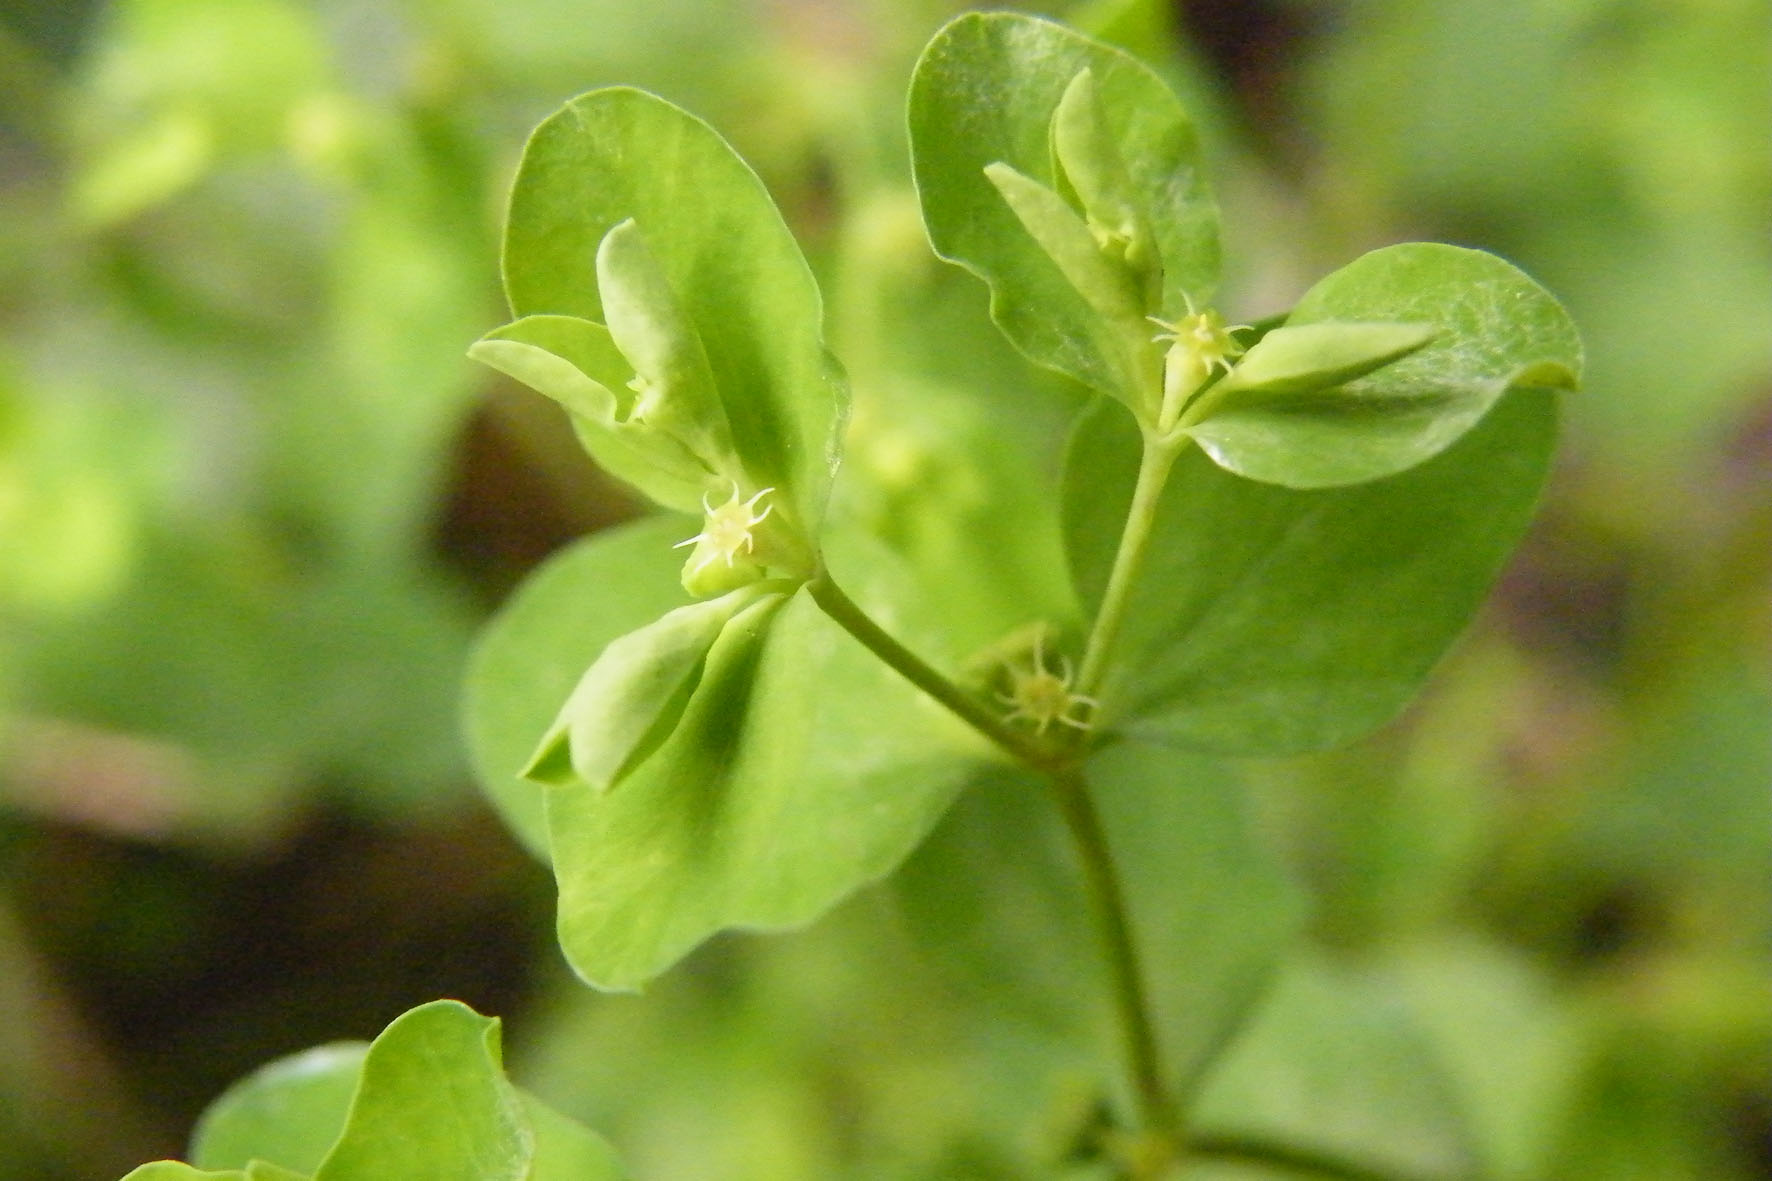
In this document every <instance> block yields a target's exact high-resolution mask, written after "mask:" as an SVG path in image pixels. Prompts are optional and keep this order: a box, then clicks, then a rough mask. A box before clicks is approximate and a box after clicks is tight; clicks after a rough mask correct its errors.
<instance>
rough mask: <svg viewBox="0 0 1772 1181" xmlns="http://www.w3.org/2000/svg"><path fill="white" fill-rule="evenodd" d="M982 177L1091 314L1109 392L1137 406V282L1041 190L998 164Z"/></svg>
mask: <svg viewBox="0 0 1772 1181" xmlns="http://www.w3.org/2000/svg"><path fill="white" fill-rule="evenodd" d="M984 174H985V178H986V179H987V180H989V181H990V182H991V184H992V185H994V186H996V189H997V192H999V193H1001V194H1002V195H1003V201H1004V203H1005V204H1007V205H1008V206H1009V208H1010V209H1012V210H1014V212H1015V216H1016V218H1017V219H1018V220H1020V222H1021V224H1022V228H1023V229H1025V230H1026V231H1027V232H1028V235H1029V236H1030V237H1032V238H1033V239H1034V241H1036V242H1038V243H1039V245H1040V249H1042V250H1044V251H1045V252H1046V255H1047V257H1048V258H1050V259H1051V260H1052V262H1053V264H1054V265H1055V266H1057V267H1058V269H1059V272H1060V273H1061V274H1063V275H1064V277H1065V279H1066V281H1068V282H1069V283H1070V285H1071V287H1072V288H1073V289H1074V290H1075V291H1076V293H1077V294H1078V295H1080V296H1082V297H1083V301H1084V302H1085V303H1087V304H1088V305H1089V309H1090V311H1091V312H1093V313H1094V316H1095V320H1094V321H1092V322H1091V323H1090V324H1089V325H1088V328H1089V330H1090V333H1091V340H1092V342H1093V344H1094V347H1095V348H1096V350H1097V352H1098V353H1099V354H1100V355H1101V358H1102V360H1103V362H1104V363H1105V364H1107V365H1108V366H1110V367H1111V368H1112V370H1113V374H1114V379H1113V384H1112V386H1110V387H1109V389H1108V391H1107V392H1109V393H1113V394H1115V395H1116V396H1121V397H1122V400H1132V401H1136V391H1137V390H1139V389H1140V388H1142V385H1141V381H1140V362H1146V363H1148V362H1149V360H1150V347H1149V346H1150V339H1151V332H1150V330H1149V328H1148V327H1147V326H1146V325H1147V321H1146V320H1145V318H1144V300H1143V296H1142V294H1141V292H1140V290H1139V287H1140V283H1139V279H1138V276H1137V275H1135V274H1134V273H1133V272H1132V270H1131V269H1130V268H1128V267H1127V266H1125V265H1124V264H1123V263H1120V262H1118V261H1116V260H1114V259H1112V258H1109V257H1108V256H1107V255H1106V254H1104V253H1102V249H1101V246H1100V244H1099V243H1097V242H1096V240H1095V237H1094V235H1093V234H1091V233H1090V231H1089V226H1088V225H1087V224H1086V223H1085V222H1084V221H1083V219H1082V218H1081V217H1079V216H1077V213H1076V211H1075V210H1073V209H1072V208H1071V207H1070V206H1069V205H1067V204H1065V202H1064V198H1062V197H1060V196H1059V195H1058V194H1057V193H1055V192H1053V191H1052V190H1051V189H1049V188H1047V187H1046V186H1045V185H1042V184H1040V183H1039V182H1038V181H1033V180H1029V179H1028V178H1027V177H1025V176H1023V175H1022V174H1021V173H1019V172H1017V171H1016V170H1015V169H1013V168H1011V167H1009V165H1007V164H1002V163H996V164H987V165H985V169H984Z"/></svg>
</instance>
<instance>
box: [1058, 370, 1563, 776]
mask: <svg viewBox="0 0 1772 1181" xmlns="http://www.w3.org/2000/svg"><path fill="white" fill-rule="evenodd" d="M1430 347H1431V346H1430ZM1556 413H1557V410H1556V403H1555V400H1554V398H1552V397H1551V396H1550V395H1548V394H1547V393H1545V392H1544V391H1542V390H1519V391H1516V392H1515V393H1513V394H1511V395H1509V396H1508V397H1507V398H1505V399H1504V400H1503V401H1502V402H1501V403H1500V404H1499V405H1498V406H1496V408H1495V409H1494V410H1493V411H1492V412H1491V413H1490V414H1489V415H1488V416H1487V417H1486V418H1484V420H1483V421H1481V422H1480V423H1478V424H1477V426H1476V427H1475V428H1473V429H1472V430H1471V431H1470V432H1468V433H1467V434H1466V435H1465V436H1464V437H1463V438H1461V439H1460V440H1459V441H1458V442H1457V443H1455V444H1453V445H1452V446H1451V447H1450V448H1448V449H1447V450H1446V451H1444V452H1443V453H1441V454H1440V455H1438V456H1436V457H1435V458H1433V459H1431V460H1429V461H1427V462H1426V463H1423V464H1420V465H1418V466H1416V467H1414V468H1411V469H1410V470H1408V471H1406V472H1403V473H1401V474H1399V475H1396V476H1392V477H1390V478H1388V479H1384V480H1377V481H1372V482H1368V483H1364V484H1356V485H1351V486H1348V487H1343V488H1329V489H1320V490H1314V491H1300V490H1296V489H1291V488H1283V487H1280V486H1278V485H1274V484H1264V483H1258V482H1256V481H1254V480H1246V479H1243V478H1241V477H1238V476H1234V475H1232V474H1230V473H1229V472H1227V471H1225V470H1224V469H1222V468H1220V467H1218V466H1216V465H1215V464H1213V463H1212V462H1211V461H1210V460H1208V459H1207V458H1206V457H1205V456H1204V455H1202V454H1200V453H1199V452H1198V451H1195V450H1192V449H1190V450H1189V451H1188V452H1186V453H1185V454H1183V455H1182V456H1181V457H1180V458H1179V459H1178V460H1177V462H1176V464H1175V467H1174V469H1173V471H1172V472H1171V474H1170V478H1169V483H1168V485H1167V487H1166V489H1165V491H1164V493H1163V496H1162V498H1161V500H1160V502H1159V504H1158V506H1157V512H1156V518H1155V521H1154V525H1153V529H1152V536H1151V540H1150V544H1149V548H1148V550H1147V552H1146V558H1145V563H1144V566H1143V569H1142V572H1141V575H1140V577H1139V579H1138V581H1137V583H1136V584H1135V585H1134V586H1133V588H1132V590H1131V592H1130V597H1129V600H1128V605H1127V608H1126V615H1125V621H1124V624H1123V627H1122V631H1121V636H1120V641H1119V646H1118V647H1117V649H1116V650H1115V654H1114V657H1113V660H1112V667H1111V669H1110V671H1109V673H1108V675H1107V679H1106V683H1105V684H1104V686H1103V688H1102V691H1101V693H1100V696H1101V699H1102V706H1101V710H1100V712H1099V714H1098V715H1097V717H1098V719H1099V720H1100V722H1101V723H1102V724H1103V725H1104V726H1106V727H1110V728H1115V729H1119V730H1122V731H1125V732H1128V733H1131V734H1136V735H1139V736H1142V737H1147V738H1151V739H1154V740H1158V741H1163V742H1170V743H1175V744H1178V745H1182V746H1190V747H1196V748H1200V749H1206V750H1213V751H1219V752H1223V753H1232V754H1282V753H1287V752H1293V751H1301V750H1310V749H1316V748H1321V747H1327V746H1333V745H1336V744H1337V743H1341V742H1345V741H1348V740H1351V739H1352V738H1354V737H1356V736H1358V735H1359V734H1361V733H1363V732H1365V731H1367V730H1369V729H1371V728H1372V727H1374V726H1377V725H1379V724H1380V723H1382V722H1384V721H1385V720H1386V719H1388V718H1389V717H1391V716H1392V715H1393V714H1395V713H1396V712H1397V711H1398V710H1399V709H1401V708H1402V707H1403V705H1404V704H1405V703H1407V702H1408V700H1409V699H1410V698H1411V697H1412V696H1414V694H1415V692H1416V690H1417V689H1418V688H1419V686H1420V685H1421V682H1422V681H1423V679H1424V678H1425V677H1426V676H1427V673H1428V671H1429V670H1430V669H1431V668H1432V667H1433V665H1434V663H1435V661H1437V660H1438V659H1439V657H1440V655H1441V653H1442V652H1444V651H1445V649H1446V647H1447V646H1448V645H1449V644H1450V643H1451V642H1452V640H1453V639H1454V638H1455V637H1456V636H1457V635H1458V633H1459V632H1460V631H1461V630H1462V629H1463V628H1464V626H1465V624H1466V623H1467V622H1468V621H1469V620H1470V618H1471V616H1472V614H1473V613H1474V612H1475V611H1476V609H1477V606H1478V605H1479V604H1480V603H1481V602H1482V599H1483V596H1484V595H1485V594H1486V593H1487V591H1488V588H1489V585H1490V583H1491V582H1492V581H1493V580H1494V577H1495V575H1496V573H1497V571H1498V570H1499V569H1500V568H1501V564H1502V562H1503V561H1504V560H1505V559H1506V557H1507V555H1508V553H1509V551H1510V550H1512V548H1513V546H1514V544H1515V543H1516V542H1517V540H1518V539H1519V536H1520V534H1521V533H1522V532H1523V531H1524V529H1525V527H1526V523H1527V521H1528V520H1529V518H1530V516H1531V513H1532V509H1533V506H1534V505H1535V503H1536V502H1537V498H1538V492H1539V489H1540V486H1541V485H1542V483H1543V480H1544V476H1545V473H1546V471H1547V469H1548V467H1549V462H1550V455H1551V450H1552V447H1553V445H1554V442H1555V435H1556ZM1138 454H1139V437H1138V432H1137V431H1136V429H1135V428H1134V426H1133V424H1132V423H1131V422H1130V421H1128V420H1127V419H1126V418H1125V416H1124V415H1122V414H1119V413H1117V412H1115V411H1113V410H1112V408H1110V407H1107V406H1105V405H1100V404H1098V405H1097V406H1095V407H1092V408H1091V409H1090V410H1089V411H1088V412H1086V413H1085V415H1084V416H1083V418H1082V419H1081V420H1080V421H1079V423H1078V428H1077V431H1076V433H1075V435H1074V436H1073V439H1072V443H1071V448H1070V452H1069V454H1068V456H1067V460H1066V471H1065V476H1064V496H1065V522H1064V526H1065V541H1066V547H1067V551H1068V555H1069V559H1070V566H1071V570H1072V575H1073V577H1074V579H1075V580H1076V585H1077V590H1078V593H1079V595H1080V596H1081V598H1082V599H1083V601H1084V602H1085V603H1086V604H1088V605H1090V606H1091V607H1092V608H1093V607H1094V606H1095V605H1096V604H1098V603H1099V602H1100V599H1101V594H1102V589H1103V587H1104V585H1105V584H1106V581H1107V572H1108V569H1109V566H1110V565H1111V563H1112V561H1113V552H1114V543H1115V538H1116V537H1117V536H1118V527H1119V522H1120V521H1122V520H1123V519H1124V517H1125V514H1126V511H1127V506H1128V505H1129V503H1130V501H1131V495H1132V485H1133V481H1134V476H1135V473H1136V471H1137V467H1138Z"/></svg>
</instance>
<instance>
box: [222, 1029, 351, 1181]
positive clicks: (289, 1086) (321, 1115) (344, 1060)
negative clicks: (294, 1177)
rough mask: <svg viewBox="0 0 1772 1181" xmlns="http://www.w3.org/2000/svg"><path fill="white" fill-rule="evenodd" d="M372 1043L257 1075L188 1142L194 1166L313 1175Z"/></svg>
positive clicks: (282, 1063)
mask: <svg viewBox="0 0 1772 1181" xmlns="http://www.w3.org/2000/svg"><path fill="white" fill-rule="evenodd" d="M368 1052H369V1043H367V1042H336V1043H333V1044H331V1045H325V1046H316V1047H314V1048H313V1049H311V1050H304V1051H302V1052H301V1053H299V1054H292V1055H290V1056H289V1057H287V1058H280V1059H278V1060H277V1061H275V1062H272V1063H270V1064H269V1065H267V1066H262V1067H260V1068H259V1069H257V1070H255V1071H253V1072H252V1073H251V1074H249V1075H247V1076H246V1077H245V1078H243V1079H241V1080H240V1081H239V1082H237V1083H235V1084H234V1085H233V1086H231V1087H229V1088H228V1089H227V1090H226V1091H224V1092H222V1094H221V1097H220V1098H218V1099H216V1100H215V1101H214V1102H212V1103H211V1104H210V1105H209V1106H208V1108H206V1109H205V1110H204V1112H203V1117H202V1119H200V1120H199V1121H198V1122H197V1129H196V1131H195V1132H194V1133H193V1134H192V1136H191V1159H192V1161H194V1162H195V1163H196V1164H198V1165H200V1166H202V1167H204V1168H210V1169H221V1168H236V1169H240V1168H245V1167H246V1166H247V1165H248V1164H250V1163H251V1162H252V1161H253V1160H255V1159H257V1160H264V1161H275V1162H277V1164H279V1165H281V1166H283V1167H284V1168H287V1169H294V1170H296V1171H298V1172H301V1173H312V1172H313V1171H314V1170H315V1169H317V1168H319V1167H320V1162H321V1161H322V1160H324V1159H325V1158H326V1154H327V1152H328V1151H330V1150H331V1148H332V1145H333V1142H334V1141H336V1140H337V1139H338V1134H339V1131H340V1129H342V1128H343V1127H344V1124H345V1117H346V1115H347V1114H348V1113H349V1112H350V1108H351V1097H352V1096H353V1095H354V1094H356V1091H357V1077H358V1074H359V1073H360V1071H361V1069H362V1066H363V1058H364V1055H365V1054H367V1053H368Z"/></svg>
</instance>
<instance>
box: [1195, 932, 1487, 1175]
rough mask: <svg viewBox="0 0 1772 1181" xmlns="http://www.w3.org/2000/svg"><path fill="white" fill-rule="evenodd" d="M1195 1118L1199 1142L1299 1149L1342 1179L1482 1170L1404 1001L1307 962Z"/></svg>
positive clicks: (1214, 1079)
mask: <svg viewBox="0 0 1772 1181" xmlns="http://www.w3.org/2000/svg"><path fill="white" fill-rule="evenodd" d="M1188 1122H1189V1126H1190V1127H1191V1128H1192V1129H1193V1137H1192V1138H1193V1139H1194V1141H1195V1143H1196V1144H1197V1145H1199V1146H1201V1147H1209V1146H1213V1145H1241V1144H1246V1143H1248V1142H1250V1141H1252V1140H1253V1141H1260V1142H1265V1143H1269V1144H1283V1145H1294V1146H1297V1147H1298V1148H1300V1149H1303V1150H1306V1151H1308V1152H1311V1153H1313V1154H1318V1155H1320V1156H1322V1157H1324V1158H1327V1159H1331V1160H1335V1161H1337V1162H1340V1163H1341V1164H1342V1166H1343V1169H1338V1170H1337V1171H1336V1172H1335V1173H1334V1174H1333V1175H1336V1176H1361V1177H1364V1176H1374V1175H1375V1176H1396V1177H1416V1178H1421V1179H1422V1181H1452V1179H1454V1178H1469V1177H1473V1176H1477V1175H1479V1173H1478V1170H1477V1165H1476V1161H1475V1160H1474V1159H1473V1154H1472V1151H1471V1147H1470V1145H1469V1144H1468V1143H1467V1142H1466V1130H1465V1127H1464V1123H1463V1118H1462V1113H1461V1112H1460V1111H1459V1110H1458V1107H1457V1105H1456V1103H1455V1102H1454V1100H1453V1097H1452V1088H1451V1084H1450V1082H1449V1080H1448V1079H1446V1078H1445V1077H1444V1076H1443V1075H1442V1074H1440V1072H1439V1071H1438V1070H1437V1069H1436V1063H1435V1061H1434V1059H1433V1057H1432V1055H1431V1053H1430V1050H1429V1047H1428V1046H1427V1044H1426V1043H1425V1041H1424V1039H1423V1038H1422V1037H1421V1034H1420V1032H1419V1031H1418V1030H1417V1029H1416V1028H1415V1027H1414V1026H1413V1025H1412V1024H1411V1023H1410V1022H1409V1020H1408V1017H1407V1014H1406V1013H1405V1011H1404V1010H1403V1008H1402V1006H1400V1005H1398V1004H1395V1003H1394V1002H1392V1000H1391V998H1389V997H1388V996H1386V995H1385V994H1384V993H1383V992H1382V991H1380V990H1379V989H1377V988H1375V987H1374V986H1373V982H1372V981H1371V980H1368V979H1366V978H1364V977H1361V976H1359V975H1356V974H1354V973H1351V972H1346V971H1340V970H1336V969H1334V968H1331V967H1329V966H1328V965H1325V964H1320V963H1317V962H1314V961H1311V960H1301V961H1298V962H1296V963H1294V964H1292V965H1290V966H1289V967H1288V969H1287V970H1286V971H1285V972H1283V973H1282V974H1281V975H1280V977H1279V979H1278V980H1277V981H1276V983H1275V985H1274V987H1273V989H1272V991H1271V993H1270V994H1269V996H1268V997H1267V998H1266V999H1265V1000H1264V1001H1263V1003H1262V1006H1261V1009H1260V1011H1259V1012H1258V1013H1257V1014H1256V1016H1255V1019H1254V1021H1253V1022H1252V1023H1251V1024H1250V1026H1249V1028H1248V1029H1247V1030H1245V1031H1244V1033H1243V1035H1242V1036H1241V1037H1239V1038H1238V1039H1237V1041H1236V1043H1235V1045H1233V1046H1232V1047H1231V1048H1230V1050H1229V1052H1228V1053H1227V1054H1226V1056H1225V1057H1224V1059H1223V1060H1222V1061H1220V1062H1219V1063H1218V1065H1217V1066H1216V1067H1215V1069H1214V1070H1213V1071H1212V1072H1211V1074H1210V1075H1209V1076H1208V1078H1207V1079H1206V1084H1205V1088H1204V1090H1203V1091H1202V1093H1201V1094H1200V1097H1199V1100H1198V1102H1197V1104H1196V1106H1195V1109H1194V1111H1193V1112H1192V1114H1191V1116H1190V1118H1189V1121H1188ZM1343 1170H1345V1171H1343Z"/></svg>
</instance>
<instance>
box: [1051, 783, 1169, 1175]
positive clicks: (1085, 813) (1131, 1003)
mask: <svg viewBox="0 0 1772 1181" xmlns="http://www.w3.org/2000/svg"><path fill="white" fill-rule="evenodd" d="M1052 785H1053V788H1054V790H1055V792H1056V794H1057V796H1058V808H1059V811H1060V812H1061V813H1062V814H1063V816H1064V822H1065V827H1066V828H1068V829H1069V830H1070V834H1071V839H1072V841H1073V842H1074V843H1075V845H1076V848H1077V857H1078V859H1079V860H1080V861H1081V862H1082V863H1083V876H1084V878H1085V880H1086V882H1087V885H1088V890H1089V899H1090V902H1091V904H1092V909H1093V910H1094V912H1095V919H1096V926H1097V928H1098V929H1099V932H1100V935H1101V943H1102V951H1103V953H1104V954H1105V956H1106V958H1107V965H1108V975H1109V976H1110V978H1111V979H1110V985H1111V988H1112V990H1113V994H1114V1008H1115V1010H1116V1011H1117V1015H1118V1017H1119V1024H1120V1036H1121V1039H1122V1043H1123V1047H1124V1052H1125V1056H1126V1066H1127V1069H1128V1071H1129V1072H1130V1074H1131V1076H1132V1089H1133V1094H1134V1097H1135V1098H1136V1100H1137V1103H1138V1114H1139V1122H1140V1125H1141V1127H1140V1130H1141V1131H1142V1132H1143V1133H1145V1135H1146V1136H1147V1137H1149V1138H1152V1139H1154V1140H1157V1141H1161V1142H1163V1143H1162V1145H1160V1146H1159V1147H1163V1146H1166V1148H1167V1150H1166V1151H1159V1152H1157V1153H1154V1154H1151V1155H1152V1156H1153V1157H1164V1158H1167V1157H1170V1156H1171V1155H1172V1153H1173V1137H1174V1134H1175V1128H1174V1119H1175V1113H1174V1108H1173V1104H1172V1103H1171V1102H1170V1099H1169V1093H1168V1088H1167V1087H1166V1086H1165V1085H1164V1083H1163V1071H1162V1067H1161V1065H1160V1064H1159V1055H1158V1051H1157V1035H1156V1030H1155V1027H1154V1026H1153V1024H1152V1022H1151V1008H1150V1001H1149V998H1148V997H1147V996H1146V995H1145V988H1144V970H1143V968H1142V967H1141V966H1140V965H1139V960H1138V948H1137V945H1136V944H1135V943H1134V941H1133V937H1132V922H1131V918H1130V914H1129V911H1128V909H1127V906H1126V895H1125V891H1124V890H1122V889H1121V887H1120V877H1119V873H1118V872H1117V871H1116V870H1115V868H1114V858H1113V853H1112V852H1111V851H1110V850H1109V849H1108V844H1107V834H1106V833H1105V832H1104V831H1103V830H1102V826H1101V817H1100V815H1099V814H1098V813H1097V812H1096V809H1095V801H1094V799H1093V798H1092V797H1091V796H1090V794H1089V784H1088V782H1087V781H1086V780H1085V779H1084V778H1083V774H1082V772H1081V771H1079V770H1077V769H1075V768H1069V769H1065V770H1060V771H1055V772H1053V774H1052Z"/></svg>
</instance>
